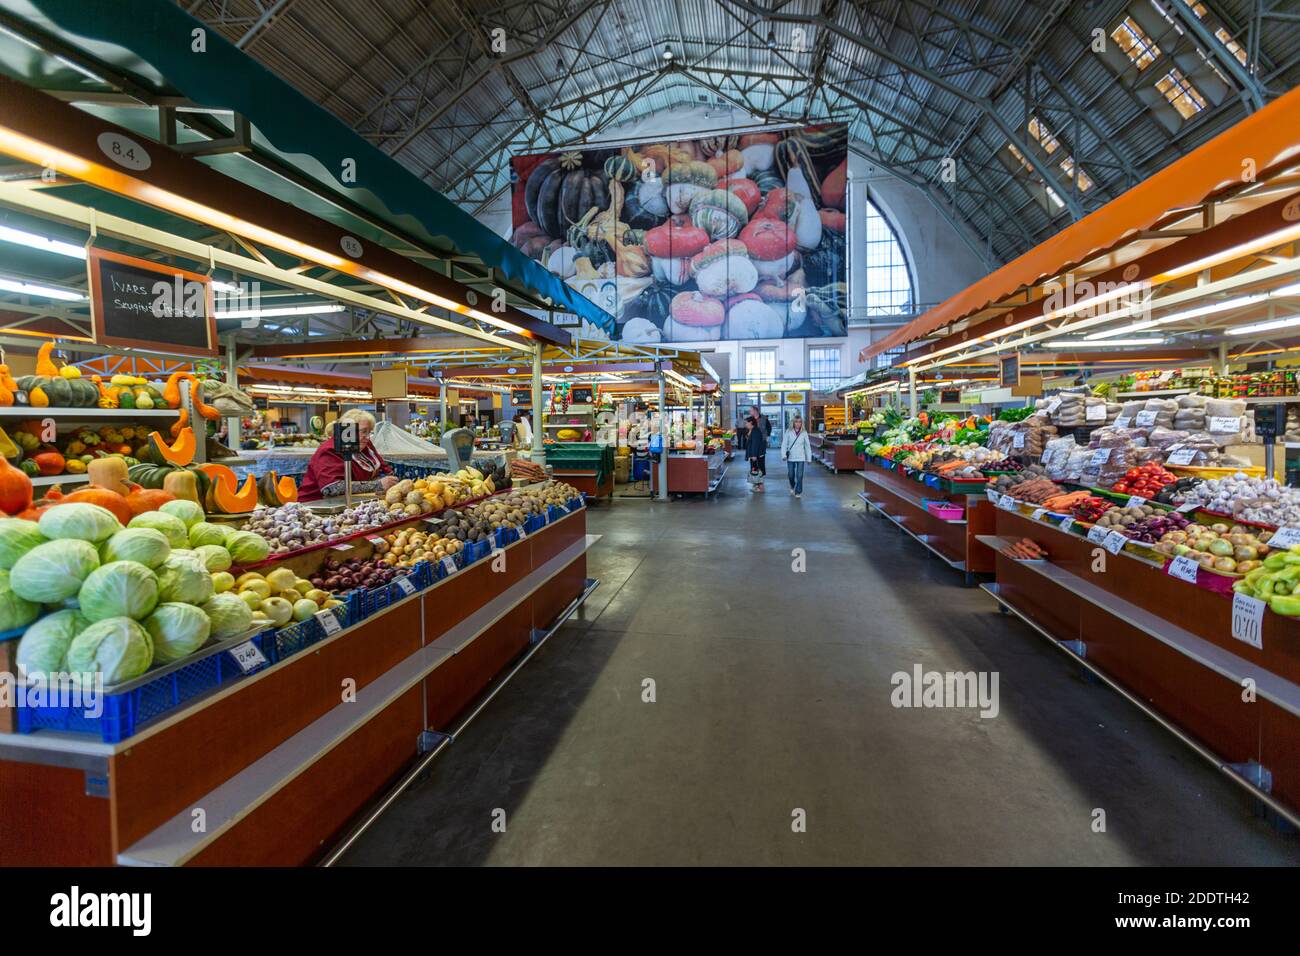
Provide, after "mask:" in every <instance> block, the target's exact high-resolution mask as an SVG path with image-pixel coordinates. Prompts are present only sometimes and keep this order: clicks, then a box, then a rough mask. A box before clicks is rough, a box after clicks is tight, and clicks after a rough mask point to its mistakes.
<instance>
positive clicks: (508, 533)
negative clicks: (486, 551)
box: [492, 526, 519, 548]
mask: <svg viewBox="0 0 1300 956" xmlns="http://www.w3.org/2000/svg"><path fill="white" fill-rule="evenodd" d="M518 540H519V532H518V531H516V530H515V529H514V528H511V527H509V526H507V527H503V528H497V529H496V531H494V532H492V544H493V547H496V548H504V547H505V546H506V545H508V544H514V543H515V542H516V541H518Z"/></svg>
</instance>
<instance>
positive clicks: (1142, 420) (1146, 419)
mask: <svg viewBox="0 0 1300 956" xmlns="http://www.w3.org/2000/svg"><path fill="white" fill-rule="evenodd" d="M1159 414H1160V413H1159V412H1152V411H1145V412H1138V413H1137V427H1138V428H1150V427H1151V426H1152V425H1154V424H1155V423H1156V416H1157V415H1159Z"/></svg>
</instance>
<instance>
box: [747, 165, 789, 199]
mask: <svg viewBox="0 0 1300 956" xmlns="http://www.w3.org/2000/svg"><path fill="white" fill-rule="evenodd" d="M749 178H750V179H752V180H753V181H754V185H755V186H757V187H758V188H759V191H760V192H762V193H769V192H771V191H772V190H773V189H779V188H780V187H782V186H784V185H785V181H784V180H782V179H781V174H780V173H778V172H777V171H776V170H774V169H764V170H762V171H761V172H757V173H754V174H753V175H752V176H750V177H749Z"/></svg>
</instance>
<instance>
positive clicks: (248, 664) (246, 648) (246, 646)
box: [226, 641, 267, 674]
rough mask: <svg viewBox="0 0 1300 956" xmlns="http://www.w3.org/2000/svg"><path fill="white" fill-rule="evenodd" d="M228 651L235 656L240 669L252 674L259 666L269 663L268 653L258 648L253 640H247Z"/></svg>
mask: <svg viewBox="0 0 1300 956" xmlns="http://www.w3.org/2000/svg"><path fill="white" fill-rule="evenodd" d="M226 653H227V654H229V655H230V656H231V657H232V658H234V660H235V663H236V664H238V665H239V669H240V670H241V671H243V672H244V673H245V674H251V673H253V671H255V670H257V669H258V668H259V667H265V666H266V664H267V660H266V655H264V654H263V653H262V652H261V651H260V650H258V649H257V645H256V644H254V643H253V642H252V641H245V642H244V643H243V644H240V645H239V646H238V647H232V648H231V649H230V650H229V651H227V652H226Z"/></svg>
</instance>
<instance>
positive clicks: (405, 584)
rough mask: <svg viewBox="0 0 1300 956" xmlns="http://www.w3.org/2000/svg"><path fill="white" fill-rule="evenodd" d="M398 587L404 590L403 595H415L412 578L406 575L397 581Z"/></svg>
mask: <svg viewBox="0 0 1300 956" xmlns="http://www.w3.org/2000/svg"><path fill="white" fill-rule="evenodd" d="M397 586H398V587H399V588H401V589H402V593H403V594H414V593H415V585H414V584H412V583H411V579H410V577H408V576H407V575H405V574H404V575H402V576H401V577H400V578H398V579H397Z"/></svg>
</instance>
